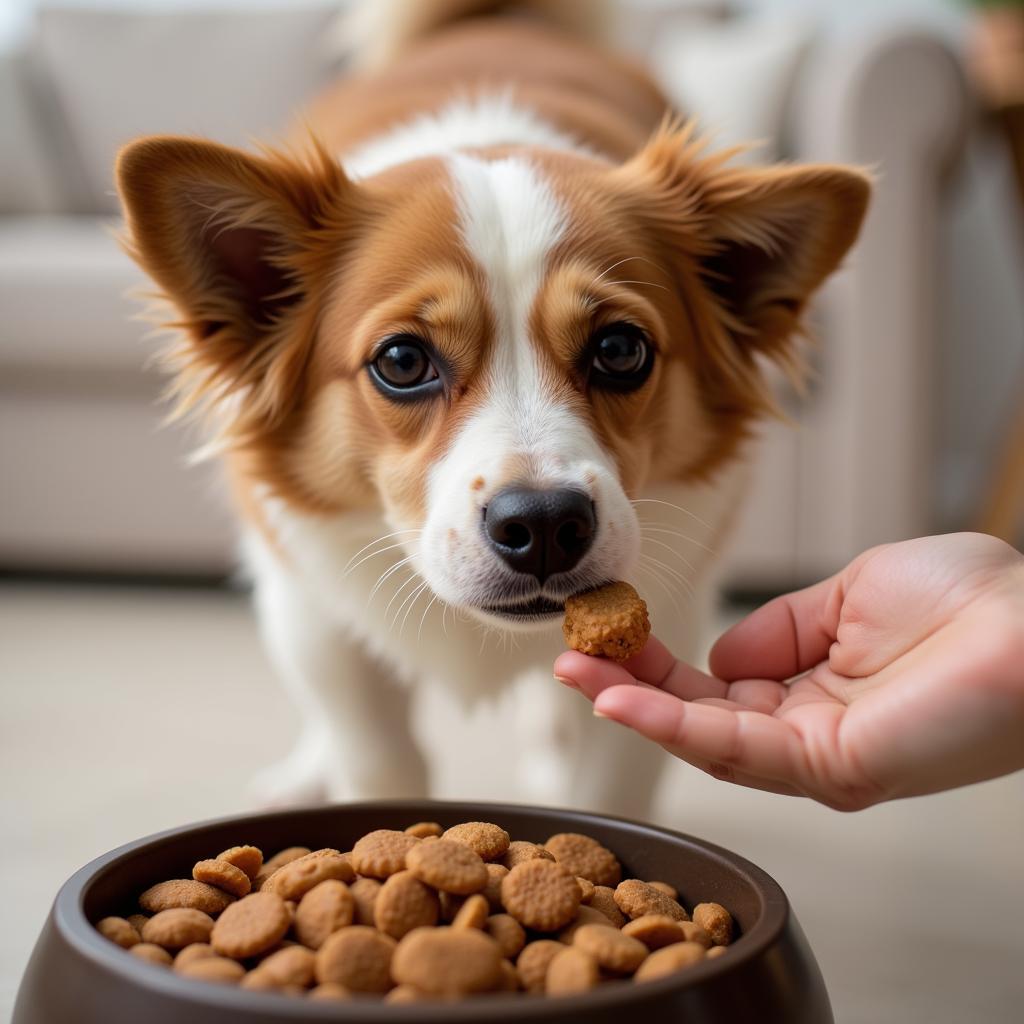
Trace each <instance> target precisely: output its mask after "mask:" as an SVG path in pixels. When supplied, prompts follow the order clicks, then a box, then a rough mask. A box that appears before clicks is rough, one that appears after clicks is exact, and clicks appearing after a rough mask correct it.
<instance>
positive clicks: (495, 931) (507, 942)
mask: <svg viewBox="0 0 1024 1024" xmlns="http://www.w3.org/2000/svg"><path fill="white" fill-rule="evenodd" d="M484 931H486V932H487V934H488V935H490V937H491V938H492V939H494V941H495V942H496V943H497V944H498V948H499V949H500V950H501V955H502V956H505V957H508V958H509V959H510V960H514V959H515V958H516V957H517V956H519V953H520V951H521V950H522V948H523V946H525V945H526V932H525V931H524V930H523V926H522V925H521V924H520V923H519V922H518V921H517V920H516V919H515V918H514V917H513V916H512V915H511V914H492V915H491V916H490V917H489V918H487V921H486V923H485V924H484Z"/></svg>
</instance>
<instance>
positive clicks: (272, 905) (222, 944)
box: [210, 892, 291, 960]
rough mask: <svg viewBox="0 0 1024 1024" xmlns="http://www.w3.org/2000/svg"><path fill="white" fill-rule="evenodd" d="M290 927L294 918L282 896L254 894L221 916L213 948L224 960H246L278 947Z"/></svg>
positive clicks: (263, 893) (211, 938)
mask: <svg viewBox="0 0 1024 1024" xmlns="http://www.w3.org/2000/svg"><path fill="white" fill-rule="evenodd" d="M290 925H291V915H290V914H289V913H288V908H287V907H286V906H285V905H284V900H282V899H281V897H280V896H277V895H276V894H274V893H272V892H254V893H250V894H249V895H248V896H244V897H243V898H242V899H240V900H239V901H238V902H237V903H232V904H231V906H230V907H228V908H227V910H225V911H224V913H223V914H221V916H220V917H219V918H218V919H217V923H216V924H215V925H214V926H213V931H212V933H211V934H210V945H211V946H213V948H214V949H215V950H216V951H217V952H218V953H220V955H221V956H231V957H235V958H237V959H239V960H242V959H244V958H245V957H249V956H256V955H257V954H259V953H263V952H264V951H266V950H268V949H270V947H271V946H274V945H276V944H277V943H278V942H280V941H281V939H283V938H284V935H285V932H287V931H288V928H289V926H290Z"/></svg>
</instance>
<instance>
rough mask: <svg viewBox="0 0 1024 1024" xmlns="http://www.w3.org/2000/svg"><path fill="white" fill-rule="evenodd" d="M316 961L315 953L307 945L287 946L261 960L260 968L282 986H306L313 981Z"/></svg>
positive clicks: (276, 983)
mask: <svg viewBox="0 0 1024 1024" xmlns="http://www.w3.org/2000/svg"><path fill="white" fill-rule="evenodd" d="M315 963H316V957H315V955H314V953H313V952H312V950H309V949H306V947H305V946H285V947H284V949H279V950H277V951H276V952H273V953H271V954H270V956H268V957H267V958H266V959H264V960H261V961H260V966H259V970H260V972H261V973H262V974H263V975H264V976H265V977H267V978H269V979H270V980H271V981H272V982H274V984H275V985H278V986H280V987H281V988H285V987H287V986H288V985H298V986H299V987H300V988H306V986H307V985H310V984H311V983H312V981H313V970H314V965H315Z"/></svg>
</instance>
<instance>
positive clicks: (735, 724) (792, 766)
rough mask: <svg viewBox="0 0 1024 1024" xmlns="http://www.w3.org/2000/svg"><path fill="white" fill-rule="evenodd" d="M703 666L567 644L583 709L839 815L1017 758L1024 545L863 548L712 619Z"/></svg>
mask: <svg viewBox="0 0 1024 1024" xmlns="http://www.w3.org/2000/svg"><path fill="white" fill-rule="evenodd" d="M709 660H710V668H711V671H712V673H713V675H708V674H706V673H704V672H700V671H698V670H697V669H695V668H693V667H691V666H690V665H687V664H685V663H684V662H681V661H677V660H676V659H675V658H674V657H673V656H672V655H671V654H670V653H669V651H668V650H667V649H666V648H665V647H664V645H662V644H661V643H660V642H659V641H658V640H656V639H654V638H652V639H651V640H650V641H649V642H648V644H647V646H646V647H645V648H644V650H643V651H641V652H640V654H638V655H636V656H635V657H634V658H631V659H630V660H629V661H626V662H624V663H623V664H621V665H619V664H615V663H614V662H609V661H603V660H601V659H599V658H591V657H587V656H586V655H583V654H579V653H577V652H575V651H568V652H566V653H564V654H562V655H560V656H559V657H558V659H557V660H556V661H555V666H554V671H555V676H556V678H558V679H560V680H561V681H562V682H565V683H566V684H567V685H570V686H573V687H574V688H576V689H578V690H579V691H580V692H581V693H582V694H584V696H586V697H588V698H589V699H590V700H592V701H593V702H594V713H595V714H598V715H601V716H603V717H605V718H610V719H613V720H614V721H616V722H620V723H621V724H623V725H626V726H629V727H630V728H632V729H635V730H636V731H637V732H639V733H641V734H643V735H644V736H646V737H648V738H649V739H651V740H654V741H655V742H657V743H660V744H661V745H662V746H663V747H664V748H665V749H666V750H668V751H669V752H670V753H672V754H674V755H675V756H676V757H680V758H682V759H683V760H685V761H688V762H689V763H690V764H693V765H695V766H696V767H698V768H701V769H703V770H704V771H706V772H709V773H710V774H712V775H714V776H716V777H717V778H721V779H727V780H729V781H731V782H736V783H739V784H741V785H745V786H751V787H754V788H757V789H763V790H767V791H769V792H773V793H785V794H790V795H803V796H809V797H812V798H813V799H815V800H818V801H820V802H821V803H824V804H827V805H828V806H830V807H834V808H837V809H839V810H859V809H861V808H864V807H869V806H871V805H872V804H875V803H879V802H881V801H883V800H890V799H894V798H898V797H907V796H917V795H920V794H924V793H933V792H937V791H939V790H944V789H952V788H954V787H956V786H963V785H967V784H969V783H972V782H980V781H982V780H983V779H989V778H994V777H996V776H998V775H1004V774H1008V773H1009V772H1012V771H1016V770H1017V769H1020V768H1024V556H1022V555H1021V554H1019V553H1018V552H1016V551H1014V549H1013V548H1011V547H1009V545H1007V544H1004V543H1002V542H1001V541H998V540H996V539H995V538H992V537H988V536H985V535H982V534H967V533H961V534H950V535H947V536H941V537H925V538H921V539H918V540H911V541H906V542H904V543H899V544H889V545H884V546H882V547H878V548H873V549H871V550H870V551H866V552H865V553H864V554H862V555H860V556H859V557H858V558H856V559H854V561H853V562H851V563H850V564H849V565H848V566H847V567H846V568H845V569H844V570H842V571H841V572H840V573H837V574H836V575H835V576H833V577H831V578H830V579H827V580H824V581H823V582H821V583H817V584H815V585H814V586H812V587H808V588H807V589H805V590H800V591H796V592H795V593H792V594H786V595H784V596H782V597H778V598H776V599H775V600H773V601H770V602H769V603H768V604H766V605H764V606H763V607H762V608H759V609H758V610H757V611H755V612H754V613H753V614H751V615H749V616H748V617H747V618H746V619H744V620H743V621H741V622H740V623H738V624H737V625H736V626H734V627H733V628H732V629H730V630H729V631H728V632H726V633H725V634H724V635H723V636H722V637H721V638H719V640H718V642H717V643H716V644H715V646H714V648H713V649H712V651H711V655H710V659H709Z"/></svg>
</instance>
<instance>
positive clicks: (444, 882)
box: [406, 839, 489, 896]
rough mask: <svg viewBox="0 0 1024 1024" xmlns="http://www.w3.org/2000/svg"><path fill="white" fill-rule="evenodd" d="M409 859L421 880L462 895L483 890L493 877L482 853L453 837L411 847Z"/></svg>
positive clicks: (410, 865)
mask: <svg viewBox="0 0 1024 1024" xmlns="http://www.w3.org/2000/svg"><path fill="white" fill-rule="evenodd" d="M406 863H407V865H408V867H409V870H410V871H411V872H412V873H413V874H414V875H415V876H416V877H417V878H418V879H419V880H420V881H421V882H426V884H427V885H432V886H433V887H434V888H435V889H440V890H442V891H443V892H451V893H455V894H456V895H458V896H467V895H469V894H470V893H473V892H479V891H480V890H481V889H482V888H483V887H484V886H485V885H486V884H487V879H488V877H489V876H488V874H487V867H486V866H485V865H484V862H483V861H482V860H481V859H480V855H479V854H478V853H477V852H476V851H475V850H473V849H472V848H471V847H469V846H468V845H466V844H465V843H460V842H455V841H454V840H451V839H428V840H424V841H420V842H419V845H418V846H417V847H415V849H412V850H410V851H409V854H408V856H407V857H406Z"/></svg>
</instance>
